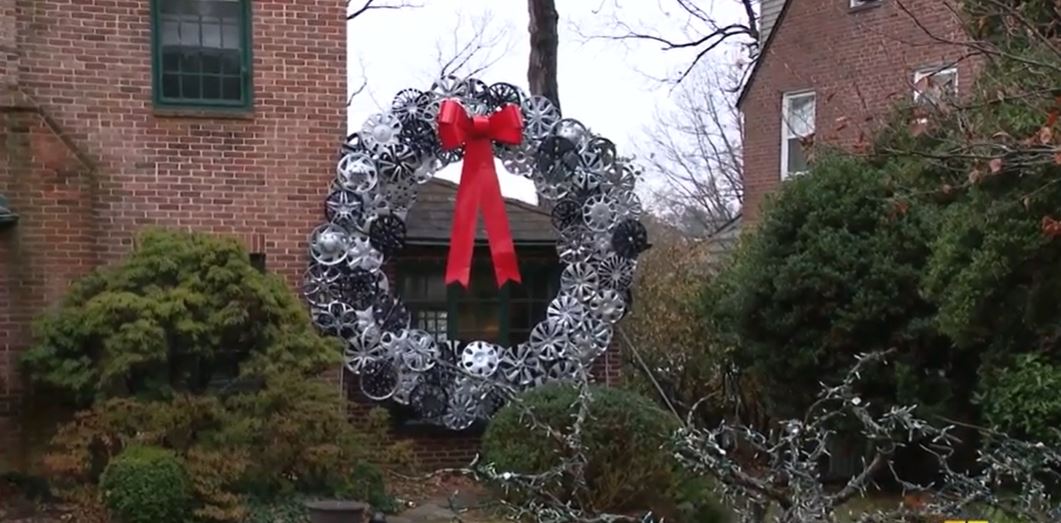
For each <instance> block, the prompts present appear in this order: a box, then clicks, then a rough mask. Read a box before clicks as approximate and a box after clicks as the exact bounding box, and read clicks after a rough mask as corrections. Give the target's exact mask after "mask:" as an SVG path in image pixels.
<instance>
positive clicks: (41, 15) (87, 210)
mask: <svg viewBox="0 0 1061 523" xmlns="http://www.w3.org/2000/svg"><path fill="white" fill-rule="evenodd" d="M344 10H345V2H344V1H343V0H299V1H298V2H292V1H289V0H254V1H253V2H252V11H253V24H252V28H253V42H254V48H253V59H254V64H253V68H254V79H253V85H254V100H255V103H254V107H253V111H252V112H250V113H247V114H242V115H231V116H229V117H226V118H219V117H218V116H217V114H216V113H215V114H210V113H199V114H193V113H174V112H172V111H170V112H168V113H161V112H157V111H155V110H154V108H153V105H152V92H151V43H150V42H151V40H150V11H149V1H148V0H107V1H103V0H34V1H26V0H0V59H3V63H2V64H0V87H4V86H8V87H12V86H14V85H15V84H17V93H14V94H12V92H11V91H12V90H11V89H7V91H8V92H5V93H4V96H2V97H0V192H2V193H4V194H5V195H7V196H8V197H9V198H10V200H11V201H10V203H11V207H12V208H13V209H14V210H15V212H17V213H19V214H20V215H21V217H22V220H21V222H20V223H19V225H18V226H17V227H15V228H13V229H9V230H6V231H0V465H2V464H4V462H5V460H6V461H7V463H8V464H12V463H11V461H12V460H11V457H12V456H18V455H22V453H19V452H9V450H11V449H13V448H14V447H13V446H12V438H13V437H14V434H15V431H14V430H12V428H13V426H12V425H13V423H14V419H16V416H15V414H17V412H16V411H17V410H18V408H17V407H18V405H19V401H18V397H19V390H20V387H19V383H20V378H19V376H18V375H17V374H16V372H15V369H14V366H13V362H14V361H15V359H16V357H17V354H18V352H19V351H20V350H22V349H24V348H25V347H26V345H27V344H28V343H29V342H30V338H29V330H28V329H29V322H30V319H31V318H33V317H35V316H37V315H38V314H39V313H40V312H41V311H42V310H44V309H45V308H46V307H48V306H49V305H51V304H53V303H55V301H56V300H57V299H58V298H59V297H60V296H61V295H62V294H63V292H64V290H65V289H66V287H67V285H68V284H69V282H70V281H71V280H73V279H75V278H76V277H78V276H80V275H82V274H84V273H85V272H87V271H88V270H90V269H91V268H92V267H94V266H97V265H99V264H106V263H110V262H113V261H115V260H117V259H118V258H120V257H121V256H122V255H123V254H124V253H125V252H127V251H128V249H129V248H130V246H131V244H132V238H133V236H134V235H135V234H136V233H137V231H139V230H140V229H142V228H143V227H145V226H149V225H163V226H169V227H178V228H189V229H197V230H203V231H210V232H213V233H217V234H225V235H232V236H235V237H237V238H240V239H241V240H243V241H244V242H246V244H247V246H248V248H251V249H253V250H257V251H259V252H264V253H265V255H266V257H267V263H268V267H269V270H270V271H273V272H279V273H281V274H283V275H284V277H285V278H286V279H287V280H288V281H289V282H291V283H292V284H294V283H295V282H296V281H297V280H298V278H299V276H300V275H301V273H302V271H303V270H304V268H305V263H306V254H305V253H306V250H305V243H306V238H307V236H308V234H309V232H310V231H311V230H312V228H313V227H314V226H315V225H317V224H318V223H319V222H320V221H321V219H322V213H321V206H322V203H321V202H322V201H323V199H324V197H325V194H326V191H327V188H328V183H329V181H330V179H331V178H332V177H333V176H334V160H335V151H336V149H337V144H338V141H339V140H340V139H341V137H342V135H343V130H344V128H345V125H344V116H343V115H344V102H345V45H346V43H345V22H344ZM12 57H14V58H12ZM23 438H24V441H23V442H22V443H23V444H29V445H34V444H37V443H39V441H25V439H26V438H32V436H26V435H25V434H23ZM14 464H16V465H19V464H20V463H14Z"/></svg>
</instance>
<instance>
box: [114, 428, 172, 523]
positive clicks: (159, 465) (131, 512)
mask: <svg viewBox="0 0 1061 523" xmlns="http://www.w3.org/2000/svg"><path fill="white" fill-rule="evenodd" d="M100 488H101V489H102V491H103V500H104V502H105V503H106V505H107V508H109V509H110V511H111V514H112V515H113V516H115V517H116V518H117V519H118V521H121V522H122V523H184V522H186V521H188V516H189V514H190V511H191V510H190V509H191V502H192V497H191V487H190V484H189V482H188V475H187V473H186V472H185V470H184V465H183V464H182V463H181V461H180V459H179V458H178V457H177V455H176V454H175V453H173V452H172V451H169V450H165V449H161V448H158V447H146V446H134V447H129V448H128V449H126V450H125V451H123V452H122V453H121V454H119V455H118V456H117V457H115V458H114V459H113V460H112V461H111V462H110V464H108V465H107V468H106V470H104V471H103V475H102V476H101V478H100Z"/></svg>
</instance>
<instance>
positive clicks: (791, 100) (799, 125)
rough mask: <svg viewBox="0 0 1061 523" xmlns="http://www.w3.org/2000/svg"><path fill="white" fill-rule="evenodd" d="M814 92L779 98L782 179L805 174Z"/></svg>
mask: <svg viewBox="0 0 1061 523" xmlns="http://www.w3.org/2000/svg"><path fill="white" fill-rule="evenodd" d="M814 114H815V97H814V91H799V92H792V93H785V94H784V95H782V97H781V179H782V180H784V179H786V178H788V177H789V176H793V175H796V174H802V173H805V172H807V169H808V167H809V162H808V157H809V155H808V152H809V151H808V147H809V146H810V141H811V139H812V138H813V136H814Z"/></svg>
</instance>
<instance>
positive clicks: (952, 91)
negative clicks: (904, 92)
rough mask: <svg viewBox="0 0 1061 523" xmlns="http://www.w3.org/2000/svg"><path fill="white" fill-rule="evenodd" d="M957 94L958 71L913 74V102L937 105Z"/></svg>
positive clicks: (931, 71) (952, 69)
mask: <svg viewBox="0 0 1061 523" xmlns="http://www.w3.org/2000/svg"><path fill="white" fill-rule="evenodd" d="M957 94H958V70H957V69H954V68H951V69H944V70H942V71H933V70H927V71H918V72H917V73H914V101H916V102H922V103H928V104H938V103H940V102H944V101H946V100H947V98H948V97H951V96H955V95H957Z"/></svg>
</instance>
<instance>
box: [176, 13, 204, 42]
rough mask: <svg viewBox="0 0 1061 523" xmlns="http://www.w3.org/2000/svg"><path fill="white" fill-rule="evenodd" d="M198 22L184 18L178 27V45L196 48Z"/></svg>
mask: <svg viewBox="0 0 1061 523" xmlns="http://www.w3.org/2000/svg"><path fill="white" fill-rule="evenodd" d="M199 38H200V37H199V21H198V20H195V19H189V18H187V17H185V18H184V19H183V20H182V21H181V25H180V44H181V45H184V46H189V47H198V46H199V43H200V40H199Z"/></svg>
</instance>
